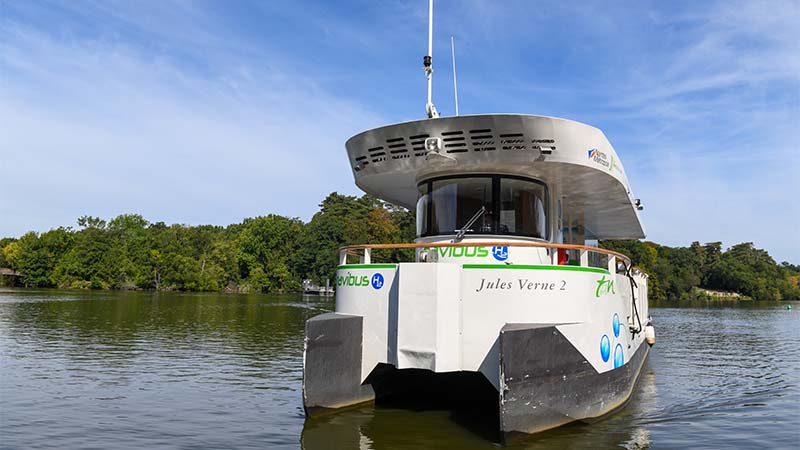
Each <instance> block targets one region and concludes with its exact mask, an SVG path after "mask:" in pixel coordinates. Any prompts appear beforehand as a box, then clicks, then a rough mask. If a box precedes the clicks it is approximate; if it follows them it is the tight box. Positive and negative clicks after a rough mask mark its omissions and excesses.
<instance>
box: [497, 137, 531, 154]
mask: <svg viewBox="0 0 800 450" xmlns="http://www.w3.org/2000/svg"><path fill="white" fill-rule="evenodd" d="M500 145H501V148H502V149H503V150H527V149H528V147H527V146H526V145H525V135H523V134H522V133H508V134H501V135H500Z"/></svg>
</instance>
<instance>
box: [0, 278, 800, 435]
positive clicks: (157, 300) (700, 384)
mask: <svg viewBox="0 0 800 450" xmlns="http://www.w3.org/2000/svg"><path fill="white" fill-rule="evenodd" d="M793 306H794V309H793V310H792V311H789V310H787V309H786V307H785V305H781V306H778V305H773V306H768V307H758V308H685V309H673V308H652V309H651V313H652V315H653V318H654V320H655V322H656V327H657V328H656V329H657V333H658V342H657V344H656V346H655V347H653V351H652V352H651V354H650V360H649V362H648V364H647V365H646V367H645V369H644V373H643V375H642V378H641V380H640V382H639V384H638V386H637V388H636V392H635V394H634V397H633V399H632V401H631V403H630V404H629V405H628V406H627V407H626V408H625V409H624V410H622V411H621V412H620V413H618V414H616V415H613V416H612V417H611V418H608V419H605V420H602V421H600V422H597V423H593V424H576V425H569V426H566V427H562V428H560V429H557V430H554V431H551V432H547V433H544V434H542V435H538V436H536V437H533V438H531V439H529V440H525V441H522V442H518V443H516V444H514V445H513V446H511V447H509V448H519V449H523V448H525V449H539V448H541V449H553V448H566V449H582V448H634V449H640V448H642V449H643V448H653V449H672V448H714V449H726V448H737V449H738V448H770V449H773V448H787V449H789V448H798V447H800V312H799V311H798V307H800V304H797V303H795V304H794V305H793ZM332 307H333V302H332V300H327V299H320V298H316V297H301V296H267V295H220V294H165V293H141V292H138V293H125V292H64V291H30V290H12V289H1V288H0V448H2V449H45V448H47V449H60V450H72V449H104V450H107V449H145V448H147V449H205V448H214V449H216V448H236V449H245V448H246V449H250V448H258V449H284V448H285V449H295V448H304V449H308V450H313V449H339V448H341V449H350V448H361V449H416V448H442V449H491V448H498V447H499V445H498V444H497V443H495V442H492V441H491V440H490V438H487V436H486V433H484V432H482V430H481V427H480V426H475V424H464V423H460V422H459V421H457V420H454V418H453V415H452V414H451V412H450V411H444V410H443V411H410V410H402V409H391V408H384V407H379V408H375V407H371V406H370V407H363V408H360V409H356V410H351V411H347V412H343V413H341V414H336V415H332V416H328V417H324V418H321V419H318V420H314V421H309V422H306V421H305V418H304V416H303V409H302V403H301V393H300V385H301V377H302V348H303V326H304V322H305V320H306V319H308V318H309V317H311V316H314V315H316V314H319V313H322V312H327V311H330V310H331V309H332Z"/></svg>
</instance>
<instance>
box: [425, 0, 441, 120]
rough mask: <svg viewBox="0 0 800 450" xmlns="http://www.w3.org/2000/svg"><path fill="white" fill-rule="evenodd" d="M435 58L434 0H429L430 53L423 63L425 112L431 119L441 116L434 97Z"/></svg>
mask: <svg viewBox="0 0 800 450" xmlns="http://www.w3.org/2000/svg"><path fill="white" fill-rule="evenodd" d="M432 59H433V0H428V54H427V55H426V56H425V58H423V60H422V65H423V70H425V78H427V79H428V101H427V103H425V112H426V113H427V114H428V118H429V119H433V118H436V117H439V112H438V111H436V106H434V105H433V99H432V93H431V90H432V87H433V82H432V74H433V67H432V65H431V62H432Z"/></svg>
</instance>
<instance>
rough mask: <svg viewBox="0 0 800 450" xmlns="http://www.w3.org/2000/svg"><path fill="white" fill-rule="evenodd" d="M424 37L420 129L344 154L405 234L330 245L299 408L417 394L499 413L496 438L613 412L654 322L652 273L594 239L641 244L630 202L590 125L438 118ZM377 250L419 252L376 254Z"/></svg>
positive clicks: (389, 129)
mask: <svg viewBox="0 0 800 450" xmlns="http://www.w3.org/2000/svg"><path fill="white" fill-rule="evenodd" d="M429 6H430V16H431V18H432V0H431V1H430V2H429ZM431 23H432V20H431ZM431 33H432V25H431V26H430V27H429V46H428V55H426V56H425V58H424V68H425V71H426V76H427V80H428V101H427V104H426V113H427V118H424V119H421V120H416V121H410V122H404V123H398V124H393V125H389V126H383V127H379V128H375V129H372V130H368V131H365V132H362V133H360V134H357V135H355V136H353V137H352V138H350V139H349V140H348V141H347V142H346V144H345V147H346V151H347V159H348V162H349V165H350V167H351V170H352V174H353V177H354V179H355V183H356V185H357V186H358V187H359V188H360V189H362V190H363V191H364V192H366V193H369V194H371V195H374V196H376V197H378V198H380V199H382V200H384V201H386V202H389V203H392V204H394V205H400V206H402V207H405V208H409V209H411V210H415V211H416V218H417V238H416V240H415V241H414V242H413V243H406V244H374V243H364V244H360V245H349V246H346V247H343V248H342V249H341V250H340V253H339V265H338V268H337V272H336V279H335V283H334V284H335V289H336V306H335V311H334V312H330V313H326V314H321V315H318V316H316V317H313V318H311V319H309V320H308V321H307V323H306V336H305V349H304V358H303V363H304V365H303V369H304V372H303V404H304V409H305V413H306V415H307V416H308V417H315V416H318V415H322V414H325V413H330V412H335V411H338V410H341V409H344V408H347V407H353V406H356V405H361V404H363V403H365V402H373V401H375V402H377V403H381V402H382V401H384V400H387V399H403V398H406V397H408V396H409V395H411V394H413V393H415V392H416V393H418V394H419V393H422V396H424V397H428V398H430V399H439V398H445V399H450V400H453V399H455V400H457V401H461V402H466V403H473V404H474V405H482V406H481V407H485V408H487V409H490V410H491V409H493V408H494V412H496V414H497V416H498V421H497V423H498V428H499V429H498V433H499V436H500V440H501V441H502V442H504V443H505V442H509V441H511V440H514V439H516V438H518V437H523V436H527V435H531V434H535V433H539V432H542V431H545V430H549V429H552V428H555V427H558V426H561V425H564V424H567V423H570V422H574V421H584V422H591V421H593V420H596V419H599V418H601V417H604V416H606V415H608V414H611V413H613V412H615V411H616V410H618V409H620V408H622V407H623V406H624V405H625V404H626V402H627V401H628V400H629V399H630V398H631V394H632V392H633V390H634V387H635V385H636V382H637V380H638V378H639V376H640V374H641V373H642V367H643V365H644V364H645V361H646V360H647V357H648V354H649V349H650V346H651V345H652V344H653V343H654V342H655V329H654V327H653V324H652V320H651V319H650V315H649V311H648V302H647V274H646V273H644V272H643V271H641V270H639V269H638V268H636V267H635V266H633V265H632V264H631V260H630V258H629V257H628V256H626V255H623V254H620V253H617V252H614V251H611V250H607V249H603V248H599V247H598V246H597V245H596V243H597V242H598V241H600V240H613V239H641V238H644V237H645V230H644V226H643V225H642V221H641V218H640V214H641V211H642V209H643V206H642V204H641V201H640V200H639V199H637V198H635V197H634V195H633V194H632V192H631V188H630V184H629V182H628V179H627V176H626V174H625V169H624V166H623V164H622V161H621V159H620V157H619V155H618V154H617V152H616V151H615V150H614V148H613V147H612V145H611V144H610V143H609V141H608V139H607V138H606V136H605V135H604V134H603V132H602V131H600V130H599V129H597V128H595V127H592V126H590V125H586V124H583V123H579V122H576V121H572V120H566V119H561V118H554V117H546V116H536V115H522V114H481V115H458V116H451V117H441V116H439V114H438V112H437V110H436V108H435V106H433V103H432V102H431V90H430V80H431V72H432V69H431V59H432V58H431V56H430V55H431V53H432V48H431V47H432V46H431V37H430V36H431ZM386 248H407V249H414V258H413V260H410V261H407V262H391V263H387V262H383V261H377V260H373V258H372V256H373V250H376V249H386Z"/></svg>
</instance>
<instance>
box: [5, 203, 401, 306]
mask: <svg viewBox="0 0 800 450" xmlns="http://www.w3.org/2000/svg"><path fill="white" fill-rule="evenodd" d="M77 223H78V229H77V230H73V229H71V228H58V229H56V230H51V231H48V232H46V233H43V234H41V235H40V234H37V233H28V234H25V235H24V236H22V237H21V238H19V239H10V238H7V239H2V240H0V267H7V268H11V269H14V270H17V271H19V272H21V273H23V274H24V276H23V277H22V279H21V281H20V282H21V283H22V284H23V285H25V286H31V287H62V288H70V289H154V290H187V291H221V290H226V291H243V292H247V291H250V292H287V291H295V290H299V289H300V288H301V280H303V279H304V278H312V279H314V280H315V281H317V282H320V283H324V282H325V279H326V278H327V279H332V278H333V276H334V273H335V271H336V265H337V259H338V250H339V247H340V246H342V245H345V244H357V243H367V242H369V243H397V242H409V241H412V240H413V238H414V228H413V226H414V225H413V224H414V215H413V213H410V212H408V211H406V210H405V209H402V208H396V207H393V206H391V205H388V204H385V203H384V202H382V201H380V200H378V199H376V198H374V197H370V196H366V195H365V196H362V197H352V196H344V195H340V194H337V193H332V194H330V195H329V196H328V197H327V198H326V199H325V200H323V202H322V204H321V205H320V212H319V213H317V214H316V215H315V216H314V217H313V219H312V220H311V221H310V222H309V223H307V224H304V223H303V222H302V221H300V220H299V219H296V218H288V217H282V216H278V215H272V214H270V215H268V216H263V217H255V218H250V219H245V220H244V221H243V222H242V223H239V224H234V225H230V226H228V227H225V228H223V227H218V226H211V225H200V226H187V225H179V224H175V225H166V224H164V223H163V222H156V223H150V222H149V221H147V220H146V219H145V218H144V217H142V216H140V215H137V214H123V215H120V216H118V217H115V218H113V219H111V220H110V221H108V222H106V221H105V220H103V219H101V218H98V217H92V216H82V217H80V218H79V219H78V221H77ZM411 257H413V252H412V253H410V257H409V255H404V254H403V253H402V252H396V251H395V252H388V251H387V252H386V253H385V254H381V253H380V252H376V254H375V258H384V260H387V261H388V260H400V259H403V260H406V261H408V260H410V259H411Z"/></svg>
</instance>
